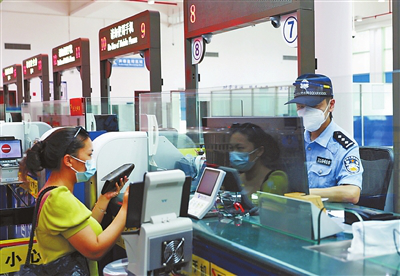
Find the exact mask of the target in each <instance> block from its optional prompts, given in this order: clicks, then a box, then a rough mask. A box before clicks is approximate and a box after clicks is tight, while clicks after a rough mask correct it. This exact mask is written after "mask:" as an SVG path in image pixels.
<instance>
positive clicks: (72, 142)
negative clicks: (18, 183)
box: [20, 127, 89, 179]
mask: <svg viewBox="0 0 400 276" xmlns="http://www.w3.org/2000/svg"><path fill="white" fill-rule="evenodd" d="M87 138H89V133H88V132H87V131H86V130H85V129H84V128H83V127H76V128H72V127H71V128H70V127H68V128H60V129H57V130H55V131H54V132H53V133H51V134H50V135H49V136H48V137H47V138H46V139H44V140H43V141H39V142H37V143H35V144H34V145H33V146H32V148H30V149H28V150H27V151H26V156H25V157H24V158H23V159H22V161H21V163H20V172H21V176H22V177H23V179H25V178H26V176H27V175H28V174H31V175H33V176H36V173H37V172H39V171H41V170H43V169H50V170H54V171H58V170H59V169H60V164H61V160H62V158H63V157H64V155H65V154H71V155H75V154H76V153H77V152H78V150H79V149H81V148H83V147H84V146H85V144H84V141H85V140H86V139H87Z"/></svg>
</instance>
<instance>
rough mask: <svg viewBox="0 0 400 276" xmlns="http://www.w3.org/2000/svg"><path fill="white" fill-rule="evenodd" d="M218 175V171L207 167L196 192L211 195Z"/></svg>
mask: <svg viewBox="0 0 400 276" xmlns="http://www.w3.org/2000/svg"><path fill="white" fill-rule="evenodd" d="M218 176H219V172H218V171H214V170H210V169H205V170H204V173H203V175H202V176H201V179H200V181H199V184H198V186H197V190H196V192H198V193H200V194H203V195H207V196H211V194H212V192H213V189H214V186H215V184H216V183H217V179H218Z"/></svg>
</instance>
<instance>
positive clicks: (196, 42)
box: [192, 37, 205, 65]
mask: <svg viewBox="0 0 400 276" xmlns="http://www.w3.org/2000/svg"><path fill="white" fill-rule="evenodd" d="M204 53H205V44H204V40H203V37H196V38H193V39H192V64H193V65H194V64H199V63H200V62H201V61H202V60H203V57H204Z"/></svg>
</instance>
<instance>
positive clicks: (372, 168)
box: [357, 147, 394, 210]
mask: <svg viewBox="0 0 400 276" xmlns="http://www.w3.org/2000/svg"><path fill="white" fill-rule="evenodd" d="M360 157H361V162H362V165H363V167H364V173H363V181H362V191H361V196H360V200H359V202H358V203H357V205H359V206H365V207H370V208H375V209H379V210H384V208H385V202H386V196H387V191H388V188H389V183H390V179H391V177H392V171H393V163H394V157H393V150H392V149H391V148H387V147H360Z"/></svg>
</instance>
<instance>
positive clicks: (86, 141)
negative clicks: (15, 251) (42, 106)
mask: <svg viewBox="0 0 400 276" xmlns="http://www.w3.org/2000/svg"><path fill="white" fill-rule="evenodd" d="M92 153H93V146H92V141H91V139H90V138H89V134H88V133H87V132H86V130H85V129H83V128H82V127H77V128H61V129H57V130H55V131H54V132H53V133H51V134H50V135H49V136H48V137H47V138H46V139H45V140H43V141H40V142H38V143H36V144H35V145H34V146H33V147H32V148H31V149H29V150H28V151H27V152H26V157H25V158H24V159H23V160H22V161H21V175H22V176H26V175H28V174H32V175H36V174H37V173H38V172H39V171H41V170H42V169H48V170H51V174H50V176H49V178H48V180H47V182H46V184H45V185H44V187H43V189H44V188H46V187H49V186H57V188H55V189H53V190H51V191H49V192H47V193H46V195H45V196H44V197H43V199H42V202H41V207H40V209H39V212H38V214H39V215H38V216H39V217H38V223H37V227H36V239H37V241H38V246H39V249H40V254H41V257H42V259H43V263H44V264H47V263H49V262H52V261H55V260H57V259H59V258H60V257H63V256H65V255H67V254H70V253H73V252H75V251H79V252H80V253H81V254H82V255H83V256H85V257H86V258H87V259H88V260H89V262H88V265H89V269H90V275H98V274H99V273H98V269H97V262H96V260H99V259H100V258H101V257H102V256H103V255H104V254H106V253H107V251H108V250H109V249H111V247H112V246H113V245H114V244H115V242H116V241H117V239H118V238H119V236H120V234H121V232H122V231H123V230H124V227H125V221H126V213H127V205H128V190H129V189H127V191H126V192H125V194H124V199H123V203H122V206H121V209H120V211H119V213H118V215H117V216H116V217H115V219H114V220H113V221H112V222H111V224H110V225H109V226H108V227H107V228H106V229H105V230H104V231H103V229H102V227H101V225H100V222H101V221H102V219H103V216H104V214H105V210H106V209H107V206H108V203H109V202H110V200H111V199H112V198H113V197H115V196H117V195H118V194H119V191H120V187H122V186H123V185H124V183H125V182H126V181H127V178H125V179H121V180H120V183H119V184H120V185H118V183H115V185H116V188H117V191H116V192H108V193H106V194H104V195H100V197H99V199H98V201H97V203H96V204H95V206H94V208H93V210H91V211H90V210H89V209H87V208H86V206H85V205H84V204H82V203H81V202H80V201H79V200H78V199H77V198H76V197H75V196H74V195H73V190H74V185H75V184H76V183H78V182H84V181H87V180H89V179H90V177H91V176H93V175H94V173H95V172H96V167H95V164H94V162H93V161H92V159H91V158H92ZM43 189H42V190H43ZM66 273H68V272H66Z"/></svg>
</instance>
